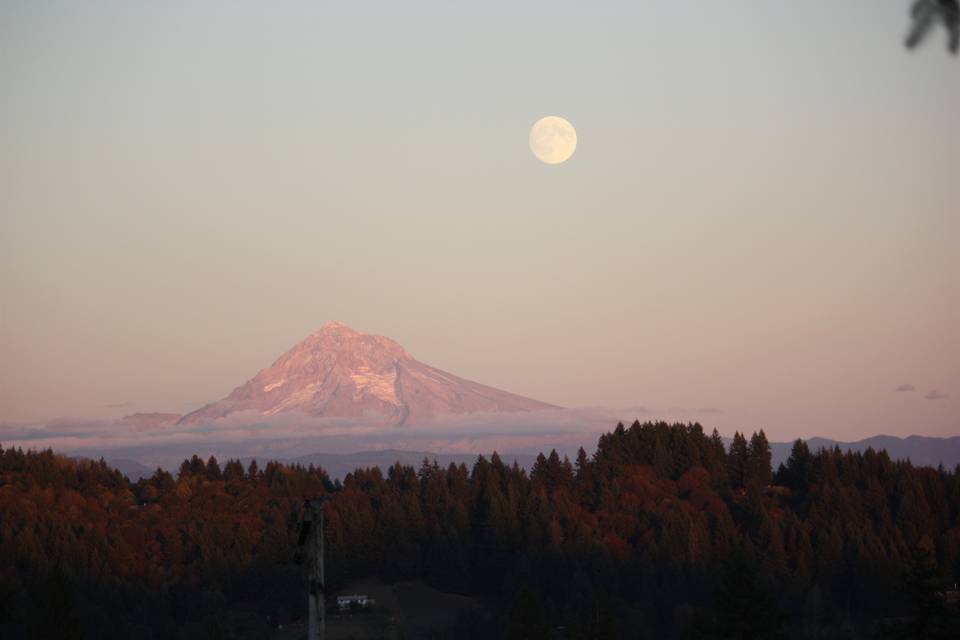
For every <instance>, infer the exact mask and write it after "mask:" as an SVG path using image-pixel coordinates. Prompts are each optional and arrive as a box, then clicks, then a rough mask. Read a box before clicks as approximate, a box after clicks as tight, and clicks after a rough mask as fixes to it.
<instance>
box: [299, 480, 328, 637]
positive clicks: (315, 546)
mask: <svg viewBox="0 0 960 640" xmlns="http://www.w3.org/2000/svg"><path fill="white" fill-rule="evenodd" d="M326 500H327V497H326V496H321V497H320V498H314V499H312V500H305V501H304V503H303V517H302V518H301V520H300V538H299V541H298V545H299V546H300V547H303V548H304V550H305V551H306V560H307V612H308V614H309V620H308V623H307V640H324V639H325V638H326V635H327V606H326V605H327V603H326V600H327V597H326V596H327V594H326V588H327V583H326V578H325V576H324V570H323V503H324V502H326Z"/></svg>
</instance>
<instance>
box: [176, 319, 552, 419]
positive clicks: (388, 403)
mask: <svg viewBox="0 0 960 640" xmlns="http://www.w3.org/2000/svg"><path fill="white" fill-rule="evenodd" d="M558 408H559V407H555V406H553V405H550V404H546V403H544V402H539V401H537V400H531V399H530V398H524V397H523V396H518V395H514V394H512V393H507V392H506V391H500V390H499V389H494V388H493V387H488V386H486V385H482V384H479V383H476V382H471V381H470V380H464V379H463V378H458V377H457V376H455V375H452V374H449V373H447V372H445V371H441V370H440V369H435V368H434V367H431V366H429V365H426V364H424V363H422V362H419V361H418V360H415V359H414V358H413V356H411V355H410V354H409V353H407V351H406V350H405V349H404V348H403V347H401V346H400V345H399V344H397V343H396V342H394V341H393V340H391V339H390V338H385V337H383V336H375V335H369V334H365V333H360V332H358V331H354V330H353V329H351V328H350V327H347V326H345V325H342V324H340V323H338V322H329V323H327V324H325V325H324V326H323V327H322V328H321V329H320V330H319V331H317V332H316V333H314V334H312V335H310V336H309V337H308V338H307V339H305V340H304V341H302V342H301V343H300V344H298V345H296V346H295V347H293V348H292V349H290V350H289V351H287V352H286V353H285V354H283V355H282V356H280V358H279V359H278V360H277V361H276V362H274V363H273V365H271V366H270V367H268V368H266V369H263V370H262V371H260V373H258V374H257V375H256V376H255V377H254V378H253V379H252V380H250V381H249V382H247V383H246V384H244V385H242V386H239V387H237V388H236V389H234V390H233V392H232V393H231V394H230V395H228V396H227V397H226V398H224V399H222V400H219V401H217V402H214V403H213V404H208V405H207V406H205V407H203V408H202V409H199V410H197V411H194V412H193V413H189V414H187V415H186V416H184V417H183V418H182V419H181V420H180V423H181V424H197V423H202V422H211V421H213V420H217V419H220V418H225V417H227V416H230V415H231V414H234V413H239V412H255V413H259V414H260V415H262V416H264V417H270V416H275V415H278V414H283V413H288V412H295V413H300V414H303V415H307V416H316V417H344V418H361V419H371V420H373V421H375V422H378V423H385V424H393V425H403V424H413V423H421V422H430V421H432V420H433V419H434V418H437V417H438V416H443V415H463V414H469V413H480V412H483V413H496V412H530V411H541V410H544V409H558Z"/></svg>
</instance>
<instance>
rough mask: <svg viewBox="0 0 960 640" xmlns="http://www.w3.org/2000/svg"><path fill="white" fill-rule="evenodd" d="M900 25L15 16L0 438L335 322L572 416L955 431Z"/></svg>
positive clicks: (958, 151) (676, 12) (218, 370)
mask: <svg viewBox="0 0 960 640" xmlns="http://www.w3.org/2000/svg"><path fill="white" fill-rule="evenodd" d="M908 5H909V2H907V0H884V1H882V2H881V1H877V0H861V1H853V0H850V1H848V2H843V3H837V2H832V1H827V0H816V1H812V2H771V1H770V0H765V1H760V0H756V1H748V0H739V1H734V0H730V1H728V2H723V3H715V2H706V1H700V2H693V1H690V2H677V1H673V2H667V1H654V2H598V3H584V2H529V1H525V2H492V1H486V2H475V3H467V2H452V1H450V0H445V1H437V2H403V3H399V2H376V3H374V2H341V3H331V2H301V3H291V2H278V3H259V2H257V3H254V2H249V3H240V2H206V3H196V2H189V3H188V2H162V3H158V2H150V3H148V2H132V1H128V2H102V3H97V4H96V6H94V3H85V2H43V3H40V2H33V1H28V2H21V1H16V0H13V1H11V0H7V1H6V2H4V3H3V4H2V5H0V91H2V95H0V296H2V297H0V304H2V307H0V314H2V315H0V323H2V332H0V360H2V361H3V362H4V366H3V371H2V372H0V389H2V390H0V420H30V419H41V418H49V417H54V416H64V415H84V416H88V415H113V414H111V411H113V412H114V413H116V412H121V411H125V410H127V409H126V408H125V409H109V410H107V409H104V407H103V405H107V404H120V403H130V404H129V405H127V408H130V407H132V408H133V410H174V411H185V410H189V409H193V408H195V407H196V406H198V405H199V404H202V403H204V402H207V401H210V400H213V399H215V398H217V397H219V396H221V395H223V394H224V393H226V392H227V391H229V389H230V388H232V387H233V386H234V385H236V384H239V383H241V382H242V381H244V380H245V379H246V378H248V377H250V376H252V375H253V374H254V373H255V372H256V371H257V370H258V369H259V368H260V367H263V366H266V365H267V364H269V363H270V362H271V361H272V360H273V359H274V358H275V357H276V356H277V355H279V354H280V353H281V352H282V351H284V350H285V349H286V348H288V347H289V346H291V345H292V344H293V343H294V342H296V341H297V340H299V339H301V338H302V337H304V336H305V335H306V334H308V333H310V332H311V331H312V330H314V329H316V328H317V327H319V326H320V325H321V324H323V323H324V322H325V321H327V320H330V319H338V320H341V321H343V322H345V323H347V324H350V325H352V326H354V327H355V328H357V329H360V330H365V331H369V332H373V333H382V334H386V335H390V336H391V337H394V338H395V339H397V340H398V341H400V342H401V343H402V344H404V345H405V346H406V347H407V348H408V349H409V350H410V351H411V352H412V353H413V354H414V355H415V356H417V357H419V358H420V359H422V360H424V361H426V362H429V363H431V364H434V365H435V366H439V367H441V368H445V369H448V370H450V371H453V372H455V373H457V374H459V375H462V376H464V377H468V378H473V379H477V380H479V381H481V382H485V383H488V384H493V385H495V386H500V387H503V388H506V389H509V390H511V391H515V392H518V393H523V394H526V395H530V396H533V397H537V398H539V399H542V400H546V401H548V402H553V403H556V404H560V405H565V406H583V405H603V406H635V405H645V406H649V407H654V408H664V409H666V408H668V407H690V408H694V407H699V408H703V407H711V408H718V409H720V410H722V411H723V414H720V415H722V416H724V417H723V418H717V420H718V421H723V420H725V421H726V422H724V423H723V424H724V425H726V424H733V423H737V424H743V425H744V426H747V427H750V428H754V427H756V426H764V427H766V428H767V429H768V431H769V432H771V433H773V434H774V435H775V436H778V437H793V436H796V435H814V434H821V435H833V436H846V435H850V436H859V435H866V434H871V433H876V432H889V433H897V434H907V433H925V434H931V435H944V434H951V433H957V432H960V409H958V406H960V404H958V403H960V337H958V334H960V332H958V330H957V327H958V326H960V275H958V274H960V257H958V253H957V250H956V247H957V241H958V238H960V222H958V220H960V214H958V211H960V205H958V202H960V198H958V195H960V187H958V186H957V185H958V166H960V165H958V163H960V126H958V118H960V59H958V58H956V57H951V56H949V55H948V54H947V53H946V51H945V42H944V36H943V34H942V33H940V32H938V33H936V34H934V35H935V37H934V38H932V39H931V41H930V42H928V43H927V44H926V46H924V47H923V48H922V49H921V50H919V51H917V52H915V53H912V54H911V53H908V52H906V51H905V50H904V48H903V46H902V39H903V36H904V34H905V31H906V28H907V17H906V14H907V9H908ZM550 114H554V115H561V116H564V117H566V118H567V119H569V120H570V121H571V122H572V123H573V124H574V125H575V126H576V127H577V132H578V137H579V146H578V149H577V153H576V155H575V156H574V157H573V158H572V159H571V160H570V161H569V162H568V163H566V164H564V165H560V166H556V167H548V166H545V165H543V164H540V163H538V162H537V161H536V160H535V159H534V158H533V157H532V156H531V154H530V152H529V150H528V148H527V132H528V129H529V127H530V125H531V124H532V123H533V122H534V121H535V120H537V119H538V118H540V117H542V116H544V115H550ZM904 383H910V384H914V385H915V386H916V387H917V388H918V389H919V390H920V393H917V394H902V393H901V394H896V393H894V392H893V389H894V388H895V387H896V386H897V385H899V384H904ZM933 389H937V390H940V391H942V392H944V393H947V394H950V395H952V396H953V397H952V398H950V399H946V400H939V401H925V400H923V398H922V395H923V394H924V393H926V392H928V391H930V390H933Z"/></svg>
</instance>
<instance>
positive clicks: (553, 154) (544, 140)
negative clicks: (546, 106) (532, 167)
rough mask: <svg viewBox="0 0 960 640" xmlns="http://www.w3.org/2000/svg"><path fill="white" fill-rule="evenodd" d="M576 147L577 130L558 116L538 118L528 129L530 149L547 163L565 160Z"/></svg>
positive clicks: (558, 162)
mask: <svg viewBox="0 0 960 640" xmlns="http://www.w3.org/2000/svg"><path fill="white" fill-rule="evenodd" d="M576 149H577V131H576V129H574V128H573V125H572V124H570V123H569V122H567V121H566V120H564V119H563V118H561V117H560V116H547V117H546V118H540V119H539V120H537V121H536V122H535V123H534V124H533V128H531V129H530V151H533V155H535V156H537V158H539V159H540V160H542V161H543V162H546V163H547V164H560V163H561V162H566V161H567V160H569V159H570V156H572V155H573V152H574V151H576Z"/></svg>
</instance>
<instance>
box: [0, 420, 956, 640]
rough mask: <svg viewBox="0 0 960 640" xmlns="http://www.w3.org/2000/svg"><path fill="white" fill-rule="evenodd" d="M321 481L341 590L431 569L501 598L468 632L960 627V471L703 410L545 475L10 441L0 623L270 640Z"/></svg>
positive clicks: (796, 632)
mask: <svg viewBox="0 0 960 640" xmlns="http://www.w3.org/2000/svg"><path fill="white" fill-rule="evenodd" d="M324 494H326V495H329V496H330V501H329V502H328V504H327V545H328V546H327V549H328V564H327V576H328V582H329V583H330V584H331V587H332V588H333V589H334V590H336V589H337V588H338V586H340V585H344V584H346V583H347V582H348V581H350V580H353V579H356V578H361V577H366V576H373V575H379V576H381V577H383V578H384V579H386V580H388V581H393V580H401V579H423V580H425V581H426V582H428V583H429V584H431V585H432V586H435V587H436V588H439V589H442V590H445V591H451V592H458V593H464V594H475V595H482V596H484V597H486V598H487V601H489V602H492V603H494V604H493V605H492V607H491V608H489V610H487V611H481V612H476V613H473V614H471V615H470V616H466V617H464V618H463V619H462V620H461V627H460V628H459V629H455V630H450V637H490V636H491V635H493V636H501V637H529V638H533V637H538V638H539V637H543V638H551V637H563V638H634V637H650V638H696V637H715V638H829V637H837V638H840V637H863V638H869V637H909V636H905V635H902V634H903V633H905V632H908V631H909V630H911V629H913V630H916V629H917V628H919V627H918V626H917V625H918V624H920V622H921V621H922V624H923V625H925V626H923V629H924V633H925V636H926V637H938V634H939V635H942V636H943V637H947V636H946V635H944V634H945V633H949V631H944V630H950V629H955V628H956V627H955V626H952V625H953V623H954V622H955V620H956V617H955V616H956V610H955V607H954V606H952V605H950V604H949V603H948V598H947V597H946V596H945V595H944V593H943V590H944V588H945V585H947V584H952V583H953V582H957V581H960V474H958V471H957V470H954V471H952V472H948V471H945V470H943V469H930V468H915V467H913V466H912V465H910V464H909V463H907V462H895V461H892V460H890V458H889V457H888V456H887V455H886V453H884V452H876V451H873V450H868V451H867V452H865V453H841V452H840V451H839V450H838V449H833V450H821V451H818V452H811V451H810V450H809V449H808V448H807V446H806V445H805V444H804V443H802V442H799V441H798V442H797V443H796V444H795V445H794V448H793V451H792V452H791V456H790V458H789V460H788V461H787V463H786V464H785V465H783V466H781V467H780V469H778V470H777V471H776V473H775V474H774V473H773V470H772V469H771V468H770V449H769V443H768V442H767V439H766V436H765V435H764V434H763V433H762V432H758V433H756V434H752V436H751V437H750V438H747V437H746V435H743V434H739V433H738V434H737V435H736V437H735V438H734V440H733V443H732V445H731V447H730V451H729V452H728V451H727V450H725V448H724V446H723V443H722V441H721V440H720V437H719V435H718V434H716V432H714V433H713V434H711V435H707V434H705V433H704V431H703V429H702V428H701V427H700V425H697V424H693V425H680V424H675V425H668V424H666V423H647V424H639V423H634V424H633V425H632V426H630V427H629V428H627V427H624V426H623V425H618V426H617V428H616V429H615V430H614V431H612V432H611V433H608V434H605V435H603V436H601V438H600V440H599V442H598V446H597V450H596V452H595V454H594V455H592V456H589V455H587V453H586V452H585V451H583V450H581V451H580V452H578V455H577V456H576V459H575V463H574V464H571V463H570V461H568V460H567V459H565V458H562V457H561V456H559V455H558V454H557V453H556V452H551V453H550V454H549V455H541V456H539V457H538V458H537V461H536V463H535V465H534V467H533V469H532V470H531V472H530V473H529V474H527V472H526V471H524V470H523V469H521V468H519V467H517V466H516V465H505V464H504V463H503V461H502V460H501V459H500V458H499V456H497V455H496V454H494V455H493V456H491V457H490V458H485V457H480V458H478V460H477V462H476V463H475V464H474V465H473V468H472V469H468V468H467V467H466V466H464V465H450V466H448V467H445V468H444V467H440V466H438V465H437V464H436V463H435V462H431V461H429V460H425V461H424V463H423V464H422V465H421V467H420V468H419V469H414V468H412V467H406V466H401V465H399V464H397V465H394V466H393V467H390V468H389V469H387V470H386V472H385V473H384V472H381V471H380V470H379V469H358V470H356V471H355V472H353V473H351V474H349V475H348V476H347V477H346V478H345V479H344V481H343V482H342V483H340V482H337V483H331V482H330V480H329V478H328V477H327V475H326V474H325V473H324V472H323V470H321V469H317V468H313V467H300V466H285V465H282V464H278V463H276V462H269V463H267V464H266V465H265V466H263V468H262V469H261V468H260V467H259V466H258V465H256V464H255V463H253V464H250V465H249V466H248V467H247V468H246V469H244V467H243V465H241V464H240V463H239V462H237V461H228V462H227V463H226V464H225V465H223V466H222V468H221V465H220V464H218V462H217V461H216V460H214V459H209V460H206V461H204V460H202V459H200V458H199V457H196V456H194V457H193V458H192V459H190V460H186V461H184V463H183V465H181V467H180V469H179V472H178V474H177V476H176V477H174V476H173V475H171V474H169V473H167V472H165V471H162V470H158V471H157V472H156V473H155V474H154V475H153V476H152V477H151V478H149V479H145V480H142V481H140V482H138V483H135V484H133V483H130V482H128V481H127V480H126V479H125V478H124V477H123V476H122V475H121V474H120V473H119V472H117V471H115V470H113V469H110V468H109V467H107V466H106V465H105V464H104V463H103V462H89V461H83V462H80V461H74V460H71V459H68V458H64V457H62V456H57V455H55V454H53V453H51V452H49V451H46V452H30V453H24V452H22V451H20V450H3V449H0V636H2V637H4V638H7V637H10V638H17V637H44V636H45V635H48V634H49V633H50V631H51V629H54V628H55V629H58V630H59V633H60V636H59V637H118V638H119V637H131V636H135V637H143V638H151V637H153V638H176V637H184V638H186V637H250V638H259V637H270V634H271V629H275V627H276V624H277V623H281V624H282V623H284V622H286V621H288V620H290V619H292V618H299V617H302V615H303V613H304V612H303V609H304V602H303V601H304V598H303V597H302V596H303V590H304V588H303V576H302V575H301V571H300V569H299V568H298V567H296V566H295V565H293V564H292V562H291V560H292V556H293V551H294V547H293V544H294V542H295V540H294V529H295V526H296V523H297V520H298V517H299V509H300V505H301V504H302V501H303V499H304V497H307V496H317V495H324ZM561 627H562V630H560V628H561ZM904 630H908V631H904ZM897 634H901V635H897ZM439 637H444V636H442V635H441V636H439Z"/></svg>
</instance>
